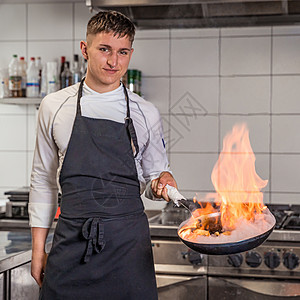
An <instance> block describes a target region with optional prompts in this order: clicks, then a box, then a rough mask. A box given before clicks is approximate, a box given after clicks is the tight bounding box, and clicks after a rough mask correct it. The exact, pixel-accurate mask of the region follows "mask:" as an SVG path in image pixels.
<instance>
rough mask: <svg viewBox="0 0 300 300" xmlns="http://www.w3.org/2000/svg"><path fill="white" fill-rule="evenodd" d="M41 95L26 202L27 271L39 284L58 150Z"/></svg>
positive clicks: (49, 113) (54, 200)
mask: <svg viewBox="0 0 300 300" xmlns="http://www.w3.org/2000/svg"><path fill="white" fill-rule="evenodd" d="M45 99H46V98H45ZM45 99H44V100H43V101H42V103H41V106H40V109H39V117H38V121H37V134H36V145H35V151H34V158H33V166H32V173H31V183H30V194H29V206H28V212H29V221H30V226H31V228H32V229H31V232H32V262H31V274H32V276H33V278H34V279H35V280H36V282H37V284H38V285H39V286H41V285H42V281H43V273H44V267H45V263H46V258H47V256H46V253H45V242H46V238H47V235H48V232H49V228H50V227H51V224H52V222H53V219H54V215H55V212H56V207H57V194H58V187H57V183H56V173H57V168H58V153H57V146H56V144H55V142H54V140H53V137H52V123H53V120H52V115H53V112H52V108H51V105H50V104H48V103H47V101H46V102H45Z"/></svg>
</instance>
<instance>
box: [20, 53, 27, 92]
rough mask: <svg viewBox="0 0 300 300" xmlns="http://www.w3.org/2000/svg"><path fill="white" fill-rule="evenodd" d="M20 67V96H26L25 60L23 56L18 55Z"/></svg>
mask: <svg viewBox="0 0 300 300" xmlns="http://www.w3.org/2000/svg"><path fill="white" fill-rule="evenodd" d="M20 69H21V76H22V82H21V89H22V97H26V83H27V76H26V70H27V63H26V61H25V58H24V56H21V57H20Z"/></svg>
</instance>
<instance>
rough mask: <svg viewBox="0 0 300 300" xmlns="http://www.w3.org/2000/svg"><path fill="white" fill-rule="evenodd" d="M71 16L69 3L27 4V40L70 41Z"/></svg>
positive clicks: (71, 9)
mask: <svg viewBox="0 0 300 300" xmlns="http://www.w3.org/2000/svg"><path fill="white" fill-rule="evenodd" d="M72 16H73V5H72V4H71V3H55V4H54V3H49V4H47V3H45V4H36V3H35V4H28V39H29V40H70V39H72V38H73V21H72ZM54 44H55V43H54Z"/></svg>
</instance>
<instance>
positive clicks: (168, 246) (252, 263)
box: [149, 203, 300, 300]
mask: <svg viewBox="0 0 300 300" xmlns="http://www.w3.org/2000/svg"><path fill="white" fill-rule="evenodd" d="M267 206H268V208H269V210H270V211H271V212H272V213H273V215H274V216H275V218H276V225H275V229H274V230H273V232H272V234H271V235H270V236H269V238H268V239H267V240H266V241H265V242H264V243H263V244H262V245H260V246H259V247H257V248H255V249H252V250H250V251H246V252H242V253H237V254H233V255H204V254H200V253H197V252H194V251H193V250H191V249H189V248H187V247H186V246H185V245H184V244H183V243H182V242H180V241H179V238H178V236H177V228H178V226H179V225H180V224H181V222H183V221H184V220H186V219H188V218H189V217H190V214H189V212H188V211H187V210H185V209H184V208H181V207H180V208H174V207H173V205H172V204H170V203H168V205H167V206H166V208H165V209H164V210H163V211H162V212H161V213H160V214H159V215H156V216H154V217H152V218H151V219H149V224H150V232H151V239H152V246H153V256H154V263H155V269H156V274H157V276H161V275H172V276H174V275H177V276H183V275H184V276H196V277H197V278H200V277H201V276H202V277H203V276H205V277H206V287H205V288H204V291H205V293H204V294H205V297H204V298H203V299H217V298H220V297H221V298H220V299H224V300H226V299H230V300H232V299H234V297H237V294H236V295H234V294H233V293H234V292H233V291H236V293H238V295H243V297H240V298H241V299H263V300H265V299H268V297H271V298H272V297H274V296H280V297H281V298H282V299H286V298H287V299H288V298H289V297H294V298H293V299H300V284H299V280H300V205H277V204H276V205H274V204H269V205H267ZM282 284H283V286H282V287H281V288H280V290H278V289H279V286H280V285H282ZM177 285H178V283H177ZM159 288H160V287H159ZM202 289H203V288H202ZM220 290H222V291H226V293H227V296H228V297H227V296H226V293H225V295H224V293H223V294H222V295H221V294H218V291H220ZM295 297H296V298H295ZM271 298H270V299H271ZM281 298H280V299H281ZM162 299H168V298H162ZM180 299H181V298H180ZM182 299H192V298H189V296H188V295H186V298H182ZM199 299H202V298H199Z"/></svg>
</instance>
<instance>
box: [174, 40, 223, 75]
mask: <svg viewBox="0 0 300 300" xmlns="http://www.w3.org/2000/svg"><path fill="white" fill-rule="evenodd" d="M171 41H172V43H171V75H173V76H191V75H218V70H219V56H218V53H219V51H218V39H217V38H205V39H185V38H184V39H172V40H171Z"/></svg>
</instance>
